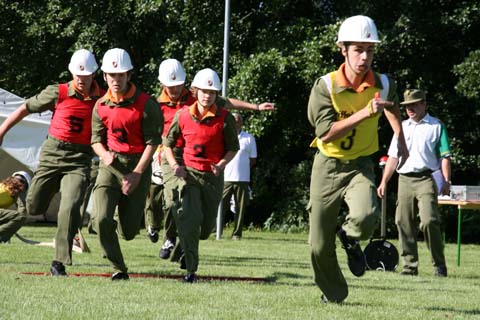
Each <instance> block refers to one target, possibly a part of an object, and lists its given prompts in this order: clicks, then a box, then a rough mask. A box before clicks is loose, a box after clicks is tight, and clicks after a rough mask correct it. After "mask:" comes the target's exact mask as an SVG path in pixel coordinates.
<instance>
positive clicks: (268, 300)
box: [0, 224, 480, 320]
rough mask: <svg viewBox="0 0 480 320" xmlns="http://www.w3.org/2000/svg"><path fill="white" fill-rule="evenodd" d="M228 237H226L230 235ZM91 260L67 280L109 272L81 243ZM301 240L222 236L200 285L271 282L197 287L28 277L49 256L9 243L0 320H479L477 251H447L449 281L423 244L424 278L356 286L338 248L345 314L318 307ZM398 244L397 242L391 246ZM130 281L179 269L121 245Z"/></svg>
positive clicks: (207, 252) (133, 244)
mask: <svg viewBox="0 0 480 320" xmlns="http://www.w3.org/2000/svg"><path fill="white" fill-rule="evenodd" d="M230 232H231V230H228V229H227V230H226V231H225V234H226V235H228V234H230ZM19 233H20V234H21V235H22V236H24V237H26V238H28V239H35V240H37V241H51V240H52V238H53V237H54V234H55V227H54V226H51V225H43V224H41V225H38V226H27V227H24V228H22V229H21V230H20V232H19ZM85 238H86V241H87V243H88V245H89V247H90V249H91V251H92V252H91V253H74V256H73V265H72V266H68V267H67V272H68V273H71V274H74V273H110V272H112V269H111V267H110V265H109V263H108V262H107V261H106V260H105V259H103V258H102V254H101V250H100V248H99V245H98V239H97V237H96V236H95V235H88V234H85ZM307 238H308V235H306V234H283V233H271V232H261V231H246V232H245V233H244V238H243V239H242V240H241V241H232V240H230V239H228V237H225V236H224V239H222V240H220V241H216V240H214V235H212V237H211V238H210V239H209V240H206V241H202V242H201V244H200V266H199V271H198V274H199V275H200V276H232V277H255V278H267V279H269V280H270V281H269V282H245V281H210V280H208V281H207V280H204V281H199V282H198V283H196V284H185V283H182V282H181V281H179V280H175V279H165V278H131V279H130V281H121V282H112V281H111V280H110V279H109V278H106V277H76V276H70V277H66V278H65V277H63V278H52V277H50V276H37V275H26V274H22V272H48V270H49V265H50V262H51V260H52V257H53V251H54V249H52V248H48V247H38V246H32V245H27V244H25V243H22V242H20V240H18V239H17V238H12V241H11V243H10V244H2V245H0V319H1V320H4V319H480V268H479V266H480V246H478V245H463V246H462V264H461V266H460V267H457V266H456V263H455V259H456V244H447V245H446V248H445V253H446V257H447V263H448V267H449V270H448V271H449V277H448V278H444V279H443V278H442V279H440V278H436V277H434V276H433V268H432V267H431V265H430V262H429V261H430V258H429V255H428V251H427V250H426V247H425V244H424V243H423V242H421V243H420V244H419V250H420V268H419V272H420V275H419V276H418V277H405V276H400V275H399V274H398V272H397V273H392V272H381V271H369V272H367V274H366V275H365V276H364V277H362V278H355V277H354V276H353V275H352V274H351V273H350V272H349V271H348V267H347V264H346V256H345V253H344V251H343V249H341V248H340V246H339V245H338V246H337V255H338V257H339V260H340V263H341V266H342V269H343V271H344V274H345V277H346V278H347V281H348V283H349V286H350V295H349V297H348V298H347V299H346V301H345V303H343V304H342V305H336V304H327V305H325V304H321V303H320V296H321V292H320V290H319V289H318V288H317V287H316V286H315V285H314V283H313V280H312V269H311V266H310V259H309V248H308V244H307ZM395 243H396V242H395ZM121 246H122V249H123V253H124V255H125V259H126V262H127V265H128V267H129V272H131V273H152V274H155V275H158V276H172V275H181V274H183V270H180V269H179V268H178V265H176V264H173V263H171V262H169V261H164V260H161V259H159V258H158V251H159V249H160V246H161V244H160V241H159V243H157V244H153V243H151V242H150V241H149V240H148V238H147V237H146V233H145V231H144V230H142V233H141V234H140V235H138V236H137V238H136V239H135V240H133V241H129V242H126V241H121Z"/></svg>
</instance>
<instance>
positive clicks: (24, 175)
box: [12, 171, 32, 189]
mask: <svg viewBox="0 0 480 320" xmlns="http://www.w3.org/2000/svg"><path fill="white" fill-rule="evenodd" d="M15 176H20V177H22V178H23V179H25V181H26V182H27V189H28V187H30V183H31V182H32V178H31V177H30V175H29V174H28V172H26V171H16V172H14V173H12V177H15Z"/></svg>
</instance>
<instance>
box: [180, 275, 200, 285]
mask: <svg viewBox="0 0 480 320" xmlns="http://www.w3.org/2000/svg"><path fill="white" fill-rule="evenodd" d="M197 280H198V279H197V275H196V274H195V273H189V274H187V275H186V276H185V277H183V282H188V283H195V282H197Z"/></svg>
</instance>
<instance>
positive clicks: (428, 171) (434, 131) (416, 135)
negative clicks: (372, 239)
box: [377, 89, 452, 277]
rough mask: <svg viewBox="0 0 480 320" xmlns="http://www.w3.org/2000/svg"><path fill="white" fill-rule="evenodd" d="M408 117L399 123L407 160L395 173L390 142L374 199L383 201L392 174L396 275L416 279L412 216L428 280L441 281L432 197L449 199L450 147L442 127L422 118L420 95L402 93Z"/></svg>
mask: <svg viewBox="0 0 480 320" xmlns="http://www.w3.org/2000/svg"><path fill="white" fill-rule="evenodd" d="M400 104H401V105H403V106H405V110H406V113H407V116H408V119H407V120H404V121H403V122H402V126H403V132H404V133H405V139H406V141H407V146H408V151H409V153H410V157H409V158H408V159H407V161H406V162H405V164H404V165H403V166H402V167H401V168H398V169H396V168H397V164H398V162H399V159H398V156H397V154H398V152H397V140H396V138H395V137H393V139H392V142H391V144H390V148H389V150H388V155H389V158H388V160H387V163H386V165H385V171H384V173H383V177H382V181H381V183H380V186H379V187H378V189H377V192H378V196H379V197H384V196H385V190H386V186H387V183H388V181H389V180H390V178H391V177H392V175H393V173H394V172H395V169H396V171H397V172H398V174H399V175H400V176H399V179H398V193H397V195H398V199H397V210H396V213H395V223H396V224H397V229H398V237H399V240H400V255H401V256H402V258H403V271H402V272H401V273H400V274H402V275H412V276H416V275H418V246H417V233H418V229H417V213H418V215H419V216H420V230H421V231H422V232H423V234H424V236H425V242H426V244H427V247H428V249H429V250H430V254H431V257H432V262H433V267H434V274H435V275H436V276H439V277H446V276H447V265H446V262H445V256H444V254H443V242H442V233H441V230H440V214H439V210H438V199H437V197H438V195H439V194H442V195H443V194H450V185H451V183H452V182H451V181H450V175H451V164H450V162H451V161H450V156H451V152H450V146H449V143H448V135H447V130H446V128H445V125H444V124H443V123H442V122H441V121H440V120H438V119H437V118H435V117H432V116H431V115H429V114H428V112H427V101H426V95H425V92H424V91H422V90H418V89H409V90H406V91H405V93H404V101H403V102H402V103H400ZM437 170H440V172H441V176H442V178H443V179H444V183H443V184H442V185H443V187H442V190H437V185H436V183H435V180H434V178H433V177H432V173H433V172H435V171H437Z"/></svg>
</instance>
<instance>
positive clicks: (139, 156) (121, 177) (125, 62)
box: [92, 48, 163, 280]
mask: <svg viewBox="0 0 480 320" xmlns="http://www.w3.org/2000/svg"><path fill="white" fill-rule="evenodd" d="M101 69H102V71H103V77H104V79H105V81H106V83H107V85H108V91H107V93H106V94H105V95H104V96H103V97H102V98H101V99H99V100H98V102H97V103H96V105H95V108H94V111H93V116H92V147H93V150H94V151H95V153H96V154H97V155H98V157H99V158H100V159H101V161H100V165H99V169H98V175H97V180H96V182H95V186H94V188H93V205H94V210H95V221H94V229H95V231H96V232H97V233H98V238H99V241H100V245H101V247H102V249H103V251H104V254H105V256H106V258H107V259H108V260H109V261H110V262H111V264H112V265H113V268H114V271H115V272H114V273H113V274H112V280H128V279H129V276H128V273H127V271H128V268H127V266H126V264H125V261H124V259H123V254H122V251H121V249H120V243H119V241H118V235H117V231H118V234H120V235H121V236H123V238H124V239H125V240H132V239H133V238H135V236H136V235H137V233H138V231H139V230H140V225H141V221H142V217H143V211H144V208H145V202H146V197H147V193H148V188H149V185H150V177H151V167H150V161H151V159H152V155H153V153H154V152H155V149H156V148H157V146H158V145H159V144H160V143H161V142H162V138H161V132H162V129H163V116H162V114H161V112H160V109H159V107H158V104H157V103H156V101H155V100H154V99H153V98H152V97H150V96H149V95H147V94H145V93H143V92H141V91H140V90H139V89H137V87H136V86H135V85H134V84H133V83H132V82H131V81H130V78H131V73H132V71H131V70H132V69H133V66H132V63H131V60H130V56H129V55H128V53H127V52H126V51H125V50H123V49H119V48H115V49H110V50H108V51H107V52H106V53H105V55H104V56H103V61H102V68H101ZM116 210H118V224H117V221H116V220H115V219H114V215H115V211H116Z"/></svg>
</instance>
